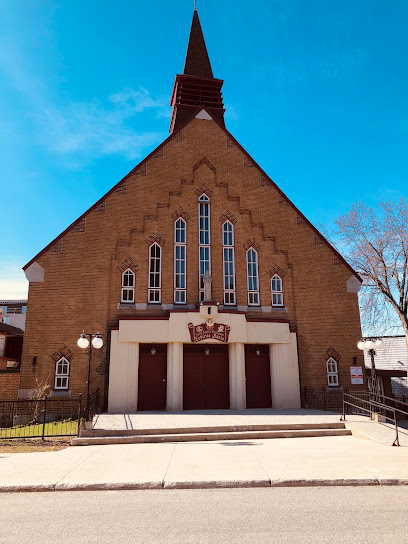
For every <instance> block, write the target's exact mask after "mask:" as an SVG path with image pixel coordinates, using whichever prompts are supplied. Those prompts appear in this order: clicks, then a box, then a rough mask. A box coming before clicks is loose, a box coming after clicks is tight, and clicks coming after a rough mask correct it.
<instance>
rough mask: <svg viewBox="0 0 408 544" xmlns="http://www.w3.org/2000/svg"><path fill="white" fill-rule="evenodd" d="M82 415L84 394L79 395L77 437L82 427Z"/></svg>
mask: <svg viewBox="0 0 408 544" xmlns="http://www.w3.org/2000/svg"><path fill="white" fill-rule="evenodd" d="M81 415H82V393H79V403H78V431H77V436H79V428H80V426H81Z"/></svg>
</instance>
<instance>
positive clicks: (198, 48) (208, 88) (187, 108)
mask: <svg viewBox="0 0 408 544" xmlns="http://www.w3.org/2000/svg"><path fill="white" fill-rule="evenodd" d="M223 83H224V82H223V80H222V79H215V78H214V76H213V72H212V69H211V63H210V59H209V57H208V53H207V47H206V45H205V41H204V36H203V31H202V30H201V24H200V19H199V17H198V13H197V9H196V6H195V5H194V13H193V20H192V23H191V30H190V37H189V40H188V46H187V53H186V59H185V62H184V69H183V73H182V74H177V75H176V79H175V81H174V87H173V94H172V97H171V101H170V105H171V107H172V112H171V121H170V132H173V131H174V130H175V129H176V128H178V126H180V124H182V123H183V122H184V120H185V119H187V118H188V117H189V116H190V114H191V113H192V112H193V111H194V110H196V109H197V108H198V107H199V106H203V107H205V108H206V109H207V110H208V112H209V113H210V115H211V116H212V117H214V118H216V119H217V120H218V121H219V122H220V123H221V124H222V125H224V105H223V102H222V94H221V87H222V84H223Z"/></svg>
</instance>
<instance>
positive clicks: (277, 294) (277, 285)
mask: <svg viewBox="0 0 408 544" xmlns="http://www.w3.org/2000/svg"><path fill="white" fill-rule="evenodd" d="M271 294H272V306H283V289H282V279H281V278H280V277H279V276H278V274H275V275H274V276H272V278H271Z"/></svg>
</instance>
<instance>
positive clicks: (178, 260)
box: [174, 217, 187, 304]
mask: <svg viewBox="0 0 408 544" xmlns="http://www.w3.org/2000/svg"><path fill="white" fill-rule="evenodd" d="M186 231H187V225H186V222H185V221H184V219H182V218H181V217H179V218H178V219H177V221H175V223H174V302H175V304H185V303H186V251H187V248H186V239H187V238H186Z"/></svg>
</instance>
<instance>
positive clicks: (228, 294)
mask: <svg viewBox="0 0 408 544" xmlns="http://www.w3.org/2000/svg"><path fill="white" fill-rule="evenodd" d="M222 257H223V267H224V304H227V305H232V304H235V254H234V226H233V224H232V223H231V222H230V221H225V223H224V224H223V225H222Z"/></svg>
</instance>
